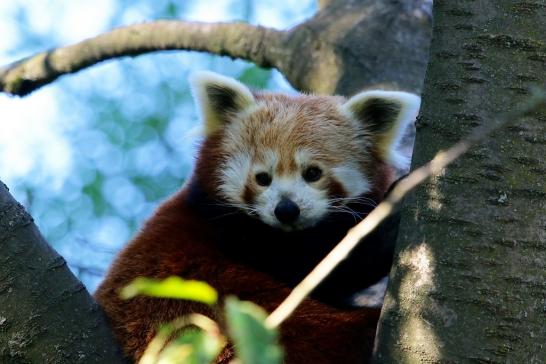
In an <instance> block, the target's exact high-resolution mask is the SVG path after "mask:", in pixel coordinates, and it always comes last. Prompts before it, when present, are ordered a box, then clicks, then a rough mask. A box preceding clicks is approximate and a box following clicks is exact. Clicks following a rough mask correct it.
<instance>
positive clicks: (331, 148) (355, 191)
mask: <svg viewBox="0 0 546 364" xmlns="http://www.w3.org/2000/svg"><path fill="white" fill-rule="evenodd" d="M191 82H192V89H193V93H194V97H195V100H196V102H197V105H198V107H199V108H200V112H201V115H202V118H203V121H204V127H205V142H204V144H203V146H202V149H201V153H200V155H199V157H198V163H197V168H196V174H197V177H198V179H200V183H202V184H204V185H206V186H205V188H207V189H208V193H210V194H212V195H214V196H215V198H217V199H218V200H219V202H220V203H224V204H228V205H230V206H233V207H235V208H238V209H240V210H241V211H243V212H245V213H247V214H248V215H250V216H255V217H257V218H259V219H260V220H262V221H263V222H264V223H266V224H268V225H271V226H274V227H279V228H281V229H283V230H288V231H289V230H299V229H304V228H307V227H311V226H313V225H315V224H317V223H318V222H320V221H321V220H322V219H324V218H325V217H326V216H327V215H328V214H329V213H330V212H332V211H344V209H345V211H347V205H348V204H350V203H355V202H358V203H367V201H368V202H369V200H367V199H366V197H365V196H366V194H368V193H370V192H376V193H377V192H379V193H381V194H382V193H384V192H385V191H384V190H385V189H386V188H387V187H388V184H389V183H390V182H392V180H391V181H379V180H380V179H386V178H390V177H385V176H386V174H385V169H387V170H392V166H394V167H402V166H403V165H404V164H407V163H408V162H409V161H408V160H407V159H405V158H403V157H402V156H401V155H400V154H399V153H398V152H397V151H396V147H397V146H398V143H399V141H400V138H401V136H402V133H403V131H404V129H405V127H406V126H407V124H408V123H410V122H412V121H413V120H414V118H415V117H416V115H417V112H418V109H419V104H420V98H419V97H418V96H416V95H413V94H409V93H405V92H388V91H365V92H362V93H359V94H357V95H355V96H353V97H351V98H350V99H348V100H346V99H345V98H343V97H339V96H311V95H292V96H288V95H284V94H275V93H257V92H251V91H250V90H249V89H248V88H247V87H246V86H245V85H243V84H241V83H240V82H238V81H236V80H234V79H231V78H227V77H224V76H220V75H218V74H215V73H212V72H199V73H197V74H195V75H194V76H193V77H192V79H191ZM389 166H391V168H389ZM381 176H382V177H381ZM378 184H381V186H380V187H378ZM377 189H381V191H377ZM374 190H375V191H374ZM349 212H350V211H349Z"/></svg>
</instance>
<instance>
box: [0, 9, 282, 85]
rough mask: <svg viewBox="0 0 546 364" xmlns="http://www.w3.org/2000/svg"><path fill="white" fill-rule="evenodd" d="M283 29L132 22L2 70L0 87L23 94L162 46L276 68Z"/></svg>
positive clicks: (211, 24)
mask: <svg viewBox="0 0 546 364" xmlns="http://www.w3.org/2000/svg"><path fill="white" fill-rule="evenodd" d="M283 33H284V32H282V31H279V30H274V29H271V28H266V27H262V26H253V25H249V24H246V23H200V22H182V21H169V20H160V21H156V22H150V23H143V24H136V25H131V26H127V27H122V28H118V29H114V30H112V31H111V32H108V33H104V34H101V35H99V36H97V37H94V38H90V39H87V40H84V41H82V42H80V43H76V44H73V45H70V46H67V47H63V48H57V49H54V50H51V51H47V52H42V53H39V54H37V55H34V56H31V57H29V58H26V59H23V60H20V61H18V62H15V63H12V64H10V65H7V66H5V67H2V68H0V91H3V92H6V93H9V94H12V95H18V96H24V95H26V94H28V93H30V92H32V91H34V90H36V89H38V88H40V87H41V86H43V85H46V84H48V83H51V82H53V81H54V80H55V79H57V78H58V77H59V76H61V75H63V74H67V73H74V72H77V71H79V70H81V69H83V68H85V67H88V66H90V65H93V64H96V63H99V62H102V61H105V60H108V59H112V58H116V57H122V56H136V55H139V54H143V53H149V52H155V51H163V50H193V51H201V52H210V53H214V54H218V55H226V56H230V57H233V58H242V59H246V60H249V61H252V62H254V63H256V64H257V65H260V66H264V67H271V66H275V63H276V61H277V58H278V53H276V54H275V57H272V52H276V50H277V49H278V48H279V44H280V39H281V37H282V35H283Z"/></svg>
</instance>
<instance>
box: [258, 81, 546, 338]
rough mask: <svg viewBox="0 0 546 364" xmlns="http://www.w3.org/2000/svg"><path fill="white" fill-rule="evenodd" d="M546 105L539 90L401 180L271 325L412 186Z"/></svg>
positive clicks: (302, 284) (289, 299)
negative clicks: (491, 135)
mask: <svg viewBox="0 0 546 364" xmlns="http://www.w3.org/2000/svg"><path fill="white" fill-rule="evenodd" d="M545 104H546V92H545V91H542V90H541V91H536V92H535V93H534V94H533V96H531V98H530V99H529V101H528V102H527V104H525V105H523V106H522V108H521V109H518V110H516V111H513V112H510V113H508V114H506V115H505V116H504V117H502V118H499V119H497V120H495V121H494V122H492V123H490V124H488V125H486V126H484V127H481V128H478V129H476V130H475V131H474V132H473V133H472V134H470V136H468V137H467V138H466V139H464V140H461V141H459V142H458V143H456V144H455V145H453V146H452V147H451V148H449V149H448V150H446V151H440V152H438V153H437V154H436V156H435V157H434V158H433V159H432V160H431V161H430V162H428V163H427V164H425V165H423V166H421V167H419V168H417V169H416V170H414V171H413V172H411V173H410V174H409V175H408V176H407V177H406V178H404V179H402V180H400V181H399V182H398V184H397V185H396V186H395V187H394V188H393V190H392V191H391V193H390V194H389V196H388V197H387V198H386V199H385V200H384V201H383V202H381V203H380V204H379V205H378V206H377V207H376V208H375V209H374V210H373V211H372V212H371V213H370V214H369V215H368V216H367V217H366V218H365V219H364V220H362V221H361V222H360V223H359V224H358V225H356V226H355V227H353V228H352V229H351V230H349V232H348V233H347V235H346V236H345V237H344V238H343V240H341V242H339V244H338V245H337V246H336V247H335V248H334V249H332V251H331V252H330V253H329V254H328V255H327V256H326V257H325V258H324V259H323V260H322V261H321V262H320V263H319V264H318V265H317V266H316V267H315V268H314V269H313V270H312V271H311V273H309V274H308V275H307V277H305V278H304V279H303V280H302V281H301V282H300V283H299V284H298V285H297V286H296V287H295V288H294V289H293V290H292V292H291V293H290V294H289V295H288V297H287V298H286V299H285V300H284V301H283V302H282V303H281V304H280V305H279V307H277V308H276V309H275V311H273V312H272V313H271V314H270V315H269V316H268V317H267V320H266V325H267V326H268V327H271V328H274V327H278V326H279V325H280V324H281V323H282V322H283V321H285V320H286V319H287V318H288V317H289V316H290V315H291V314H292V313H293V312H294V311H295V310H296V308H297V307H298V306H299V305H300V304H301V303H302V301H303V300H304V299H305V298H306V297H307V296H308V295H309V294H310V293H311V291H312V290H313V289H315V287H317V286H318V285H319V284H320V282H322V281H323V280H324V279H325V278H326V277H327V276H328V274H330V273H331V272H332V270H334V268H335V267H336V266H337V265H338V264H339V263H341V262H342V261H343V260H344V259H345V258H346V257H347V256H348V255H349V254H350V253H351V251H352V250H353V249H354V248H355V247H356V246H357V245H358V243H359V242H360V241H361V239H362V238H364V237H366V236H367V235H368V234H369V233H371V232H372V231H373V230H374V229H375V228H376V227H377V226H378V225H379V224H380V223H381V222H382V221H383V220H384V219H385V218H386V217H388V216H389V215H390V213H391V212H392V211H393V210H394V207H395V206H396V205H397V204H398V203H399V202H400V201H401V200H402V198H403V197H404V196H405V195H406V194H407V193H408V192H409V191H411V190H412V189H414V188H415V187H417V186H418V185H420V184H421V183H423V182H424V181H426V180H427V179H428V178H430V177H432V176H436V175H438V174H440V173H441V172H442V170H443V169H444V168H445V167H447V166H448V165H449V164H450V163H452V162H453V161H455V160H456V159H457V158H459V157H460V156H461V155H462V154H464V153H465V152H467V151H468V149H469V148H470V147H471V146H472V145H474V144H476V143H477V142H479V141H481V140H482V139H483V138H485V137H486V136H487V135H489V134H490V133H491V132H493V131H494V130H496V129H498V128H500V127H501V126H504V125H505V124H508V123H509V122H512V121H515V120H517V119H519V118H521V117H523V116H526V115H528V114H530V113H532V112H534V111H536V110H537V109H538V108H539V107H541V106H543V105H545Z"/></svg>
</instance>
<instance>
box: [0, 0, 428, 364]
mask: <svg viewBox="0 0 546 364" xmlns="http://www.w3.org/2000/svg"><path fill="white" fill-rule="evenodd" d="M426 3H427V1H426V0H408V1H388V2H385V1H383V0H330V1H322V2H321V4H322V8H321V10H320V11H319V12H318V13H317V14H316V15H315V16H314V17H312V18H311V19H309V20H308V21H306V22H304V23H302V24H300V25H298V26H296V27H294V28H293V29H290V30H286V31H275V30H268V29H265V28H263V27H252V26H250V25H245V24H240V23H239V24H206V23H184V22H167V21H164V22H156V23H153V24H140V25H135V26H133V27H129V28H125V29H118V30H116V31H113V32H111V33H107V34H103V35H100V36H98V37H96V38H93V39H89V40H86V41H84V42H81V43H79V44H76V45H73V46H68V47H64V48H60V49H55V50H51V51H47V52H43V53H40V54H37V55H35V56H32V57H29V58H27V59H23V60H21V61H19V62H15V63H13V64H11V65H7V66H5V67H2V68H0V92H5V93H9V94H14V95H19V96H24V95H26V94H28V93H30V92H32V91H34V90H36V89H38V88H39V87H41V86H43V85H46V84H48V83H50V82H53V81H54V80H56V79H57V78H58V77H59V76H61V75H64V74H68V73H72V72H76V71H79V70H81V69H83V68H85V67H88V66H91V65H93V64H96V63H98V62H101V61H103V60H106V59H112V58H115V57H122V56H127V55H138V54H142V53H146V52H152V51H160V50H173V49H187V50H199V51H208V52H211V53H216V54H222V55H229V56H232V57H241V58H244V59H247V60H251V61H253V62H256V63H258V64H260V65H263V66H274V67H276V68H278V69H279V70H280V71H281V72H282V73H283V74H284V75H285V76H286V77H287V79H288V80H289V81H290V83H291V84H292V85H293V86H294V87H296V88H298V89H299V90H303V91H310V92H314V93H322V94H332V93H338V94H342V95H352V94H354V93H356V92H358V91H360V90H361V89H362V88H366V87H367V88H377V87H387V88H394V89H401V90H408V91H414V92H419V91H420V89H421V85H422V80H423V76H424V70H425V66H426V61H427V54H428V44H429V36H430V16H429V14H428V13H427V7H426ZM230 25H231V26H230ZM211 32H212V33H211ZM233 32H235V33H233ZM237 32H239V33H237ZM234 34H235V35H234ZM240 34H244V35H245V36H244V37H243V36H241V35H240ZM215 37H216V38H215ZM222 37H223V38H222ZM242 39H243V40H244V41H241V40H242ZM218 40H220V41H218ZM0 244H1V245H0V246H1V247H2V253H1V255H0V362H1V363H8V364H9V363H108V364H115V363H119V362H122V359H121V357H120V356H119V354H118V352H117V349H116V346H115V344H114V342H113V339H112V336H111V333H110V332H109V329H108V327H107V325H106V323H105V321H104V318H103V316H102V314H101V313H100V311H99V310H98V309H97V306H96V305H95V304H94V303H93V301H92V299H91V297H90V296H89V295H88V293H87V291H86V290H85V288H84V287H83V286H82V285H81V283H80V282H78V281H77V279H76V278H75V277H73V276H72V274H71V273H70V272H69V270H68V269H67V267H66V263H65V261H64V260H63V259H62V257H60V256H58V255H57V253H56V252H55V251H53V250H52V249H51V248H50V247H49V246H48V245H47V243H46V242H45V241H44V239H43V238H42V236H41V235H40V233H39V232H38V230H37V228H36V227H35V225H34V224H33V223H32V219H31V217H30V216H29V215H28V214H27V213H26V212H25V211H24V210H23V208H22V207H21V206H20V205H18V204H17V203H16V202H15V201H14V200H13V198H12V197H11V195H10V194H9V193H8V191H7V188H5V186H4V185H3V184H1V185H0Z"/></svg>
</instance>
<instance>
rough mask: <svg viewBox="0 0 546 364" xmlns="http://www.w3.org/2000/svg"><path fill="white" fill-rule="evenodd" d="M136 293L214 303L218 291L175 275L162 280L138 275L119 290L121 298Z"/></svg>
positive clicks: (136, 294)
mask: <svg viewBox="0 0 546 364" xmlns="http://www.w3.org/2000/svg"><path fill="white" fill-rule="evenodd" d="M138 295H146V296H151V297H162V298H177V299H186V300H192V301H198V302H203V303H206V304H209V305H212V304H214V303H216V300H217V299H218V293H217V292H216V291H215V290H214V288H212V287H211V286H209V285H208V284H207V283H205V282H201V281H194V280H184V279H182V278H180V277H177V276H172V277H169V278H166V279H164V280H156V279H152V278H146V277H139V278H137V279H135V280H134V281H132V282H131V283H130V284H128V285H127V286H125V287H123V289H122V290H121V298H123V299H129V298H133V297H135V296H138Z"/></svg>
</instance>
